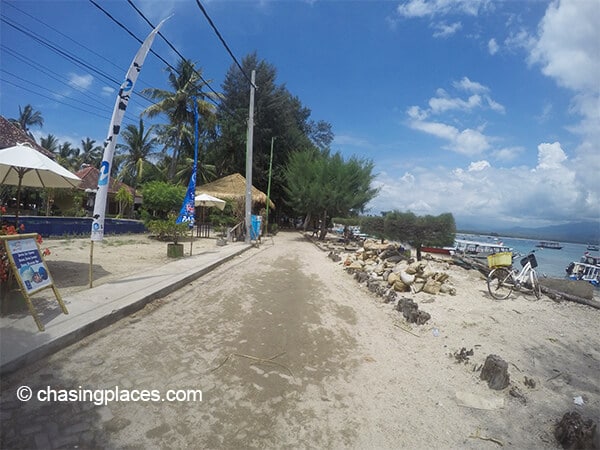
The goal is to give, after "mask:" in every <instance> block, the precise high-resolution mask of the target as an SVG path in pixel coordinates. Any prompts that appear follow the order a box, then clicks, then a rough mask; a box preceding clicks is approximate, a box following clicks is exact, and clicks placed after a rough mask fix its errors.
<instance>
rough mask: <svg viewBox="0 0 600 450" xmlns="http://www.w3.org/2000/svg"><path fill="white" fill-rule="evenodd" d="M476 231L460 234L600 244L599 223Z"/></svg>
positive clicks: (480, 229)
mask: <svg viewBox="0 0 600 450" xmlns="http://www.w3.org/2000/svg"><path fill="white" fill-rule="evenodd" d="M477 228H478V229H477V230H475V229H472V228H470V229H469V230H461V231H462V232H467V231H470V232H477V233H483V234H489V235H492V234H501V235H503V236H509V237H518V238H526V239H541V240H547V241H559V242H577V243H581V244H587V243H599V242H600V221H599V222H576V223H569V224H564V225H552V226H547V227H541V228H525V227H512V228H498V229H493V230H490V229H482V228H479V227H477Z"/></svg>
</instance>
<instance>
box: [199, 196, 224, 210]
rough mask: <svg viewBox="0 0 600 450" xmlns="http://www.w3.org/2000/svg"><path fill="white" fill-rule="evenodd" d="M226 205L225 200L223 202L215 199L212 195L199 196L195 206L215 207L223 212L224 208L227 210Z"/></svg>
mask: <svg viewBox="0 0 600 450" xmlns="http://www.w3.org/2000/svg"><path fill="white" fill-rule="evenodd" d="M225 203H226V202H225V200H221V199H220V198H217V197H213V196H212V195H208V194H198V195H196V197H195V198H194V204H195V205H196V206H207V207H210V206H214V207H216V208H219V209H220V210H221V211H223V208H225Z"/></svg>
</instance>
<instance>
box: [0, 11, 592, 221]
mask: <svg viewBox="0 0 600 450" xmlns="http://www.w3.org/2000/svg"><path fill="white" fill-rule="evenodd" d="M95 1H96V3H97V4H98V5H99V6H100V7H101V8H103V9H104V10H105V11H106V12H107V13H108V14H110V15H111V16H112V17H113V19H114V20H113V19H111V18H110V17H109V16H108V15H107V14H106V13H105V12H103V11H101V10H100V9H99V8H98V7H97V6H96V5H94V3H92V2H91V1H89V0H80V1H58V0H49V1H39V0H35V1H34V0H24V1H23V0H21V1H18V2H17V1H7V0H2V1H1V2H0V13H1V16H2V22H1V23H0V44H1V47H0V75H1V77H0V114H2V115H3V116H4V117H7V118H16V117H18V115H19V107H24V106H25V105H27V104H31V105H32V106H33V108H34V109H35V110H38V111H40V112H41V113H42V116H43V118H44V125H43V127H42V128H39V129H38V128H36V129H34V130H33V131H34V135H35V136H36V137H38V140H39V137H41V136H46V135H47V134H49V133H50V134H53V135H54V136H56V137H57V138H58V139H59V141H60V142H64V141H70V142H72V143H73V144H74V145H75V146H80V143H81V140H83V139H86V138H87V137H90V138H91V139H94V140H96V141H97V143H98V144H101V143H102V142H103V141H104V139H105V138H106V136H107V132H108V125H109V122H110V116H111V113H112V109H113V106H114V102H115V96H116V92H117V91H118V88H119V85H120V83H121V82H122V80H123V77H124V76H125V73H126V71H127V69H128V67H129V64H130V63H131V61H132V59H133V56H134V55H135V53H136V52H137V50H138V48H139V45H140V44H139V42H138V41H136V40H135V38H134V37H132V36H131V35H130V34H128V32H127V31H126V30H124V29H123V28H122V27H120V26H119V25H118V24H117V23H116V22H119V23H120V24H121V25H123V27H125V28H126V29H127V30H129V31H130V32H131V33H133V34H134V35H135V36H137V37H138V38H139V39H141V40H143V39H144V38H145V37H146V35H147V34H148V33H149V32H150V30H151V27H150V25H148V24H147V23H146V21H145V20H144V19H143V18H142V16H141V15H140V14H138V12H136V10H135V9H134V8H133V7H132V6H131V4H133V5H135V6H136V7H137V8H138V9H139V10H140V11H142V13H143V14H144V15H145V16H146V18H147V19H149V21H150V22H151V23H152V24H154V25H156V24H157V23H158V22H159V21H160V20H162V19H164V18H166V17H170V18H169V19H168V20H167V21H166V22H165V24H164V25H163V28H162V29H161V32H162V34H163V35H164V37H165V38H166V39H167V40H168V41H169V42H170V43H171V44H172V45H173V46H174V47H176V48H177V50H178V51H179V52H180V53H181V54H182V55H184V56H185V57H186V58H188V59H191V60H192V61H194V62H195V63H196V66H197V67H198V68H201V69H202V74H203V77H204V78H205V79H206V80H208V81H209V82H210V85H211V87H212V88H213V89H214V90H215V91H217V92H221V84H222V82H223V79H224V77H225V75H226V73H227V71H228V70H229V68H230V66H231V65H232V64H234V61H233V59H232V57H231V56H230V55H229V54H228V52H227V51H226V49H225V48H224V46H223V44H222V43H221V41H220V40H219V39H218V37H217V35H216V34H215V32H214V30H213V29H212V28H211V27H210V25H209V23H208V21H207V19H206V18H205V17H204V15H203V14H202V11H201V9H200V8H199V6H198V4H197V1H196V0H160V1H149V0H144V1H142V0H130V1H125V0H123V1H116V0H113V1H100V0H95ZM201 4H202V5H203V6H204V7H205V9H206V11H207V12H208V14H209V16H210V17H211V19H212V21H213V22H214V24H215V25H216V27H217V29H218V30H219V32H220V33H221V35H222V37H223V38H224V39H225V41H226V43H227V44H228V46H229V48H230V49H231V51H232V53H233V54H234V56H235V57H236V58H237V59H238V60H239V61H241V60H242V58H243V57H244V56H246V55H248V54H250V53H252V52H256V53H257V55H258V57H259V58H260V59H263V60H265V61H267V62H268V63H270V64H272V65H273V66H274V67H275V68H276V70H277V80H276V82H277V83H278V84H284V85H285V86H286V87H287V89H288V90H289V92H290V93H292V94H293V95H295V96H297V97H298V98H299V99H300V101H301V102H302V103H303V105H304V106H306V107H308V108H309V109H310V110H311V112H312V114H311V118H312V119H314V120H315V121H318V120H324V121H327V122H329V123H330V124H331V125H332V128H333V132H334V134H335V140H334V142H333V143H332V150H333V151H339V152H341V153H342V154H343V155H344V156H345V157H347V158H349V157H351V156H357V157H360V158H365V159H368V160H372V161H373V163H374V173H375V174H376V177H375V181H374V184H375V186H376V187H378V188H379V194H378V195H377V197H376V198H375V199H374V200H373V201H372V202H371V203H370V204H369V205H368V209H367V213H369V214H379V213H380V212H382V211H389V210H393V209H397V210H400V211H412V212H413V213H415V214H417V215H426V214H432V215H437V214H441V213H445V212H451V213H452V214H453V215H454V217H455V219H456V222H457V225H458V226H459V228H465V227H472V226H480V227H488V228H489V229H491V230H492V231H493V230H494V229H496V228H497V229H501V228H505V227H512V226H524V227H542V226H547V225H556V224H564V223H569V222H574V221H589V220H593V221H598V223H599V228H600V181H599V178H600V148H599V147H600V27H598V26H597V24H598V23H600V2H599V1H598V0H561V1H551V2H550V1H538V0H535V1H533V0H528V1H512V0H511V1H490V0H401V1H366V0H365V1H322V0H310V1H283V0H280V1H269V0H260V1H254V0H247V1H217V0H209V1H207V0H205V1H201ZM152 49H153V50H154V51H155V52H156V53H157V54H158V55H160V57H162V58H163V59H165V60H166V61H168V62H169V63H170V64H171V65H175V64H176V61H177V59H178V56H177V54H176V53H175V52H174V51H173V50H172V49H171V48H170V47H169V45H168V44H167V43H166V42H165V41H164V40H163V39H161V38H160V37H157V38H156V40H155V42H154V44H153V46H152ZM164 69H165V64H164V62H163V61H161V60H160V59H159V58H158V57H156V56H155V55H153V54H149V55H148V57H147V59H146V62H145V64H144V66H143V69H142V71H141V73H140V76H139V79H138V82H137V84H136V86H135V90H136V91H138V92H139V91H140V90H142V89H144V88H148V87H159V88H167V86H168V84H167V74H166V72H165V70H164ZM257 95H260V86H258V92H257ZM148 105H149V103H148V102H147V101H146V100H144V99H143V98H141V97H139V96H134V97H133V98H132V101H131V102H130V103H129V107H128V110H127V114H126V116H125V122H124V124H127V123H137V120H138V119H137V118H138V117H139V114H140V112H141V111H142V110H143V109H144V108H146V107H147V106H148ZM275 142H276V141H275ZM275 151H276V148H275Z"/></svg>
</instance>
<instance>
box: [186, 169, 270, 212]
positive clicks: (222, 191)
mask: <svg viewBox="0 0 600 450" xmlns="http://www.w3.org/2000/svg"><path fill="white" fill-rule="evenodd" d="M202 193H204V194H208V195H212V196H213V197H217V198H222V199H224V200H233V199H238V198H244V197H245V196H246V178H244V177H243V176H242V175H240V174H239V173H234V174H233V175H229V176H226V177H223V178H219V179H218V180H215V181H213V182H211V183H207V184H203V185H201V186H196V195H198V194H202ZM252 203H259V204H263V205H266V204H267V194H265V193H264V192H262V191H259V190H258V189H256V188H255V187H254V186H252ZM269 208H273V209H275V203H273V201H272V200H269Z"/></svg>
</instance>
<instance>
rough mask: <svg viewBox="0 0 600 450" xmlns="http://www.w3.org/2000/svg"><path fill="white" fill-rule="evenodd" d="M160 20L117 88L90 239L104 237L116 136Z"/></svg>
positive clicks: (103, 156)
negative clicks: (117, 93) (117, 92)
mask: <svg viewBox="0 0 600 450" xmlns="http://www.w3.org/2000/svg"><path fill="white" fill-rule="evenodd" d="M165 20H167V19H164V20H163V21H161V22H160V23H159V24H158V25H157V26H156V28H154V30H152V32H151V33H150V34H149V35H148V37H147V38H146V40H145V41H144V42H143V43H142V46H141V47H140V49H139V50H138V52H137V54H136V55H135V58H133V62H132V63H131V66H130V67H129V70H128V71H127V75H125V81H124V82H123V84H122V85H121V88H120V89H119V95H117V100H116V101H115V107H114V109H113V115H112V119H111V120H110V126H109V127H108V137H107V138H106V140H105V141H104V154H103V155H102V163H101V164H100V174H99V175H98V191H97V193H96V202H95V203H94V215H93V218H94V221H93V222H92V237H91V239H92V241H101V240H102V238H103V237H104V215H105V212H106V199H107V197H108V187H109V183H110V172H111V170H112V160H113V154H114V152H115V146H116V144H117V136H118V135H119V131H120V130H121V121H122V120H123V116H124V115H125V110H126V109H127V104H128V103H129V98H130V97H131V95H132V94H133V86H134V85H135V82H136V80H137V78H138V75H139V74H140V71H141V70H142V64H144V60H145V59H146V55H147V54H148V52H149V51H150V46H151V45H152V42H153V41H154V37H155V36H156V34H157V33H158V30H159V29H160V27H161V26H162V24H163V23H164V22H165Z"/></svg>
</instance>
